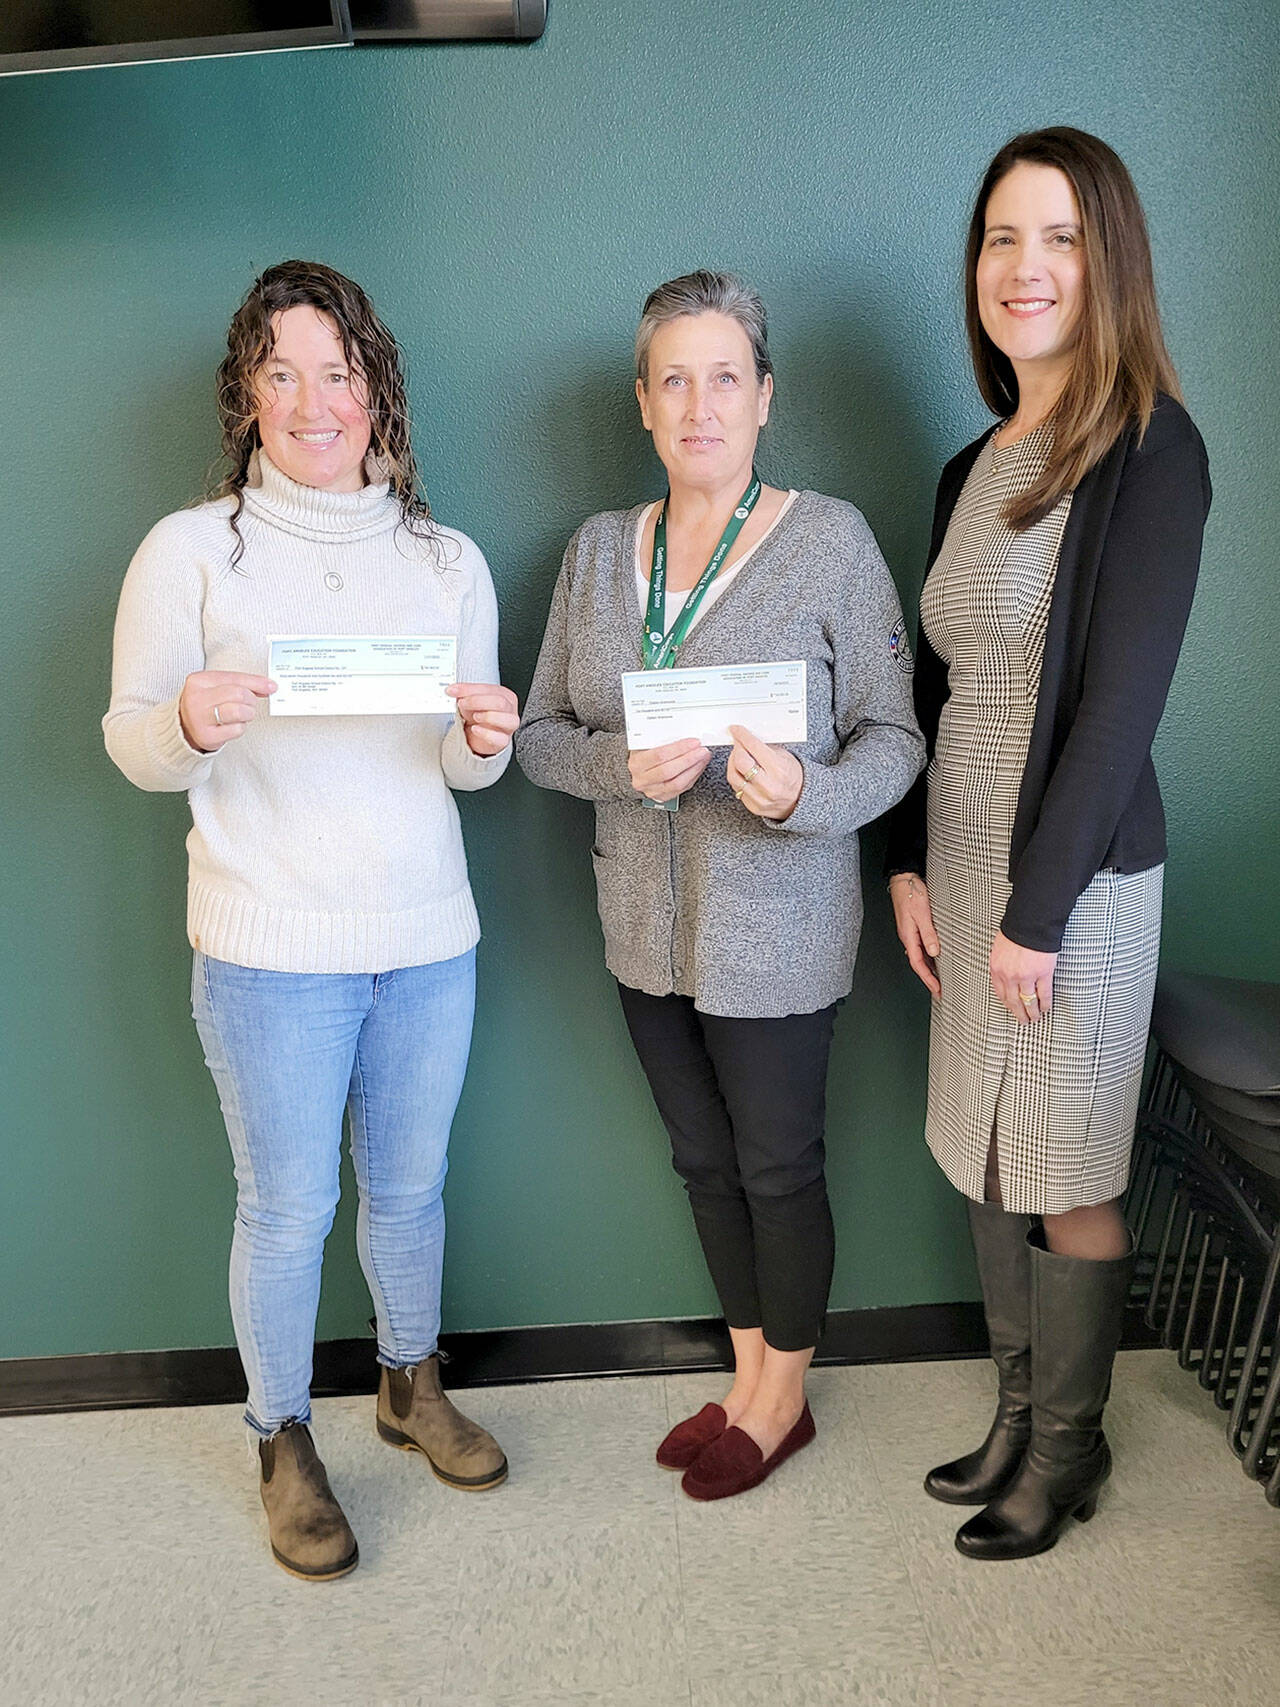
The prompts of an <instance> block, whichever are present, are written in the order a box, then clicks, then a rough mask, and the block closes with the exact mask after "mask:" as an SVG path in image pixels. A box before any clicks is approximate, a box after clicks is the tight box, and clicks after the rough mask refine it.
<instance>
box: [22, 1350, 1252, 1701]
mask: <svg viewBox="0 0 1280 1707" xmlns="http://www.w3.org/2000/svg"><path fill="white" fill-rule="evenodd" d="M989 1386H990V1372H989V1366H988V1365H984V1364H978V1363H934V1364H899V1365H894V1366H885V1367H876V1368H863V1369H831V1370H820V1371H818V1372H817V1373H816V1374H815V1375H814V1377H813V1383H812V1399H813V1410H814V1415H815V1418H816V1419H817V1424H818V1441H817V1444H816V1445H815V1446H813V1447H811V1448H810V1449H809V1450H808V1451H806V1452H804V1453H803V1454H802V1455H801V1456H800V1457H799V1458H797V1459H796V1460H795V1461H794V1462H793V1463H791V1464H789V1465H787V1466H785V1467H784V1468H783V1469H782V1470H781V1471H779V1473H778V1474H777V1475H776V1476H775V1477H774V1478H772V1479H771V1480H770V1481H769V1482H768V1483H766V1484H765V1485H764V1486H763V1487H762V1488H760V1489H757V1490H756V1491H755V1492H754V1493H752V1494H749V1495H746V1496H744V1497H742V1498H740V1499H737V1500H731V1501H726V1502H725V1503H723V1504H718V1505H710V1506H704V1505H695V1504H694V1503H693V1502H692V1501H691V1500H687V1499H685V1498H684V1497H683V1495H681V1493H680V1490H679V1479H678V1478H677V1477H675V1476H671V1475H668V1474H667V1473H665V1472H663V1471H661V1470H659V1469H658V1468H657V1467H656V1466H655V1465H654V1464H653V1463H652V1453H653V1448H654V1446H655V1445H656V1443H657V1441H658V1439H659V1438H660V1437H661V1435H662V1434H663V1432H664V1431H665V1429H666V1427H667V1425H668V1419H669V1418H670V1419H671V1420H675V1419H676V1418H678V1417H680V1416H683V1415H685V1414H687V1413H688V1412H689V1411H691V1410H693V1409H696V1408H697V1406H698V1405H700V1404H701V1403H703V1402H704V1401H705V1400H706V1399H709V1398H713V1397H716V1396H717V1394H718V1392H719V1391H720V1388H721V1378H720V1377H717V1376H701V1375H700V1376H672V1377H669V1378H667V1379H666V1380H663V1379H660V1378H652V1379H638V1380H628V1381H577V1382H555V1383H547V1384H544V1385H541V1386H534V1387H509V1388H494V1389H489V1390H487V1391H479V1392H470V1393H468V1394H467V1395H466V1398H465V1404H466V1406H467V1408H468V1409H469V1410H471V1412H472V1413H473V1414H474V1415H475V1416H477V1417H478V1418H480V1419H481V1420H482V1421H483V1422H485V1423H486V1424H487V1425H488V1426H490V1427H491V1428H493V1429H494V1431H495V1432H496V1433H497V1434H498V1435H499V1436H500V1438H501V1439H502V1441H503V1444H504V1445H505V1447H506V1450H507V1453H508V1455H509V1457H510V1459H511V1462H512V1466H513V1469H512V1474H511V1479H510V1481H509V1482H508V1484H507V1485H506V1486H505V1487H504V1488H502V1489H500V1490H497V1491H495V1492H493V1493H491V1494H485V1495H461V1494H458V1493H455V1492H453V1491H451V1490H449V1489H447V1488H444V1487H442V1486H441V1485H440V1484H439V1483H438V1482H436V1481H435V1479H434V1478H433V1477H432V1476H431V1475H430V1473H429V1472H427V1471H426V1468H425V1466H424V1464H423V1462H422V1460H421V1459H418V1458H416V1457H413V1456H411V1455H409V1454H406V1453H393V1452H390V1451H388V1450H387V1448H386V1447H385V1446H383V1445H382V1444H381V1443H380V1442H379V1441H378V1440H377V1438H376V1437H375V1435H374V1432H373V1410H372V1407H373V1401H372V1400H371V1399H330V1400H324V1401H321V1402H320V1403H319V1404H318V1405H317V1407H316V1435H317V1440H318V1442H319V1445H320V1449H321V1452H322V1454H323V1456H324V1458H325V1460H326V1462H327V1464H328V1468H329V1473H330V1477H331V1479H332V1481H333V1484H334V1487H335V1489H336V1490H337V1492H338V1493H339V1496H340V1497H341V1498H342V1499H343V1501H344V1504H345V1506H346V1510H347V1513H348V1515H349V1517H350V1518H351V1521H352V1524H353V1526H354V1528H355V1530H356V1533H357V1535H358V1537H359V1540H360V1550H361V1564H360V1567H359V1569H358V1570H357V1571H355V1572H354V1573H353V1574H352V1575H351V1576H349V1577H347V1578H344V1579H343V1580H342V1581H340V1582H337V1583H331V1584H305V1583H299V1582H296V1581H294V1580H293V1579H292V1578H290V1577H287V1576H285V1575H284V1574H283V1573H282V1572H281V1571H280V1570H278V1569H277V1568H276V1567H275V1565H273V1564H272V1562H271V1560H270V1557H269V1555H268V1553H267V1550H266V1546H265V1541H264V1537H265V1524H264V1520H263V1518H262V1513H261V1509H260V1506H259V1504H258V1496H257V1491H256V1486H255V1482H254V1474H253V1470H252V1467H251V1465H250V1463H249V1461H248V1458H247V1456H246V1452H245V1449H244V1447H243V1445H242V1443H241V1436H240V1431H239V1426H238V1422H237V1417H236V1413H235V1411H234V1410H232V1409H230V1408H227V1407H207V1408H204V1409H199V1410H171V1411H117V1412H106V1413H103V1412H99V1413H96V1414H79V1415H71V1416H57V1417H19V1418H7V1419H0V1465H3V1479H2V1483H0V1485H2V1486H3V1490H4V1492H3V1504H2V1509H3V1513H4V1524H3V1535H4V1545H3V1550H2V1552H0V1560H2V1563H0V1702H2V1703H3V1707H44V1704H49V1707H53V1704H57V1707H62V1704H64V1703H67V1704H71V1703H74V1704H76V1707H114V1704H116V1703H120V1704H122V1707H123V1704H126V1703H127V1704H128V1707H149V1704H153V1703H154V1704H157V1707H170V1704H186V1703H192V1704H193V1707H253V1704H255V1703H264V1704H265V1703H271V1704H272V1707H276V1704H278V1703H285V1702H288V1703H303V1702H314V1703H319V1704H324V1707H328V1704H330V1703H332V1704H334V1707H337V1704H339V1703H342V1704H345V1703H360V1704H362V1707H363V1704H370V1703H372V1704H398V1703H405V1704H408V1703H419V1702H421V1703H423V1704H424V1707H427V1704H430V1707H550V1704H552V1703H564V1704H565V1707H677V1704H679V1707H765V1704H768V1707H836V1704H838V1703H839V1704H843V1703H856V1704H859V1707H863V1704H870V1703H885V1704H894V1707H897V1704H901V1707H996V1704H1004V1703H1008V1702H1017V1701H1019V1700H1032V1699H1033V1700H1034V1701H1035V1702H1036V1703H1037V1707H1208V1704H1209V1703H1215V1702H1221V1701H1230V1702H1231V1703H1233V1707H1275V1704H1276V1703H1277V1701H1280V1512H1276V1511H1273V1510H1272V1509H1271V1508H1270V1507H1269V1506H1268V1505H1267V1504H1266V1502H1265V1500H1264V1499H1263V1497H1262V1492H1261V1490H1260V1489H1259V1488H1258V1487H1256V1486H1255V1485H1254V1484H1252V1483H1250V1482H1247V1481H1246V1480H1245V1478H1244V1476H1243V1475H1242V1473H1241V1471H1240V1469H1239V1467H1238V1466H1237V1464H1236V1462H1235V1460H1234V1459H1233V1458H1232V1457H1231V1454H1230V1452H1229V1450H1228V1449H1227V1446H1226V1441H1225V1437H1224V1433H1223V1423H1222V1418H1221V1416H1220V1415H1219V1414H1218V1412H1216V1411H1215V1410H1214V1409H1213V1407H1212V1405H1211V1404H1210V1402H1209V1400H1208V1398H1207V1397H1206V1396H1205V1395H1204V1394H1203V1393H1201V1391H1200V1390H1199V1388H1198V1387H1197V1386H1196V1384H1195V1382H1194V1381H1193V1380H1192V1379H1191V1378H1190V1377H1189V1376H1186V1375H1183V1374H1182V1372H1181V1371H1179V1370H1178V1368H1177V1367H1176V1364H1175V1362H1174V1359H1173V1357H1172V1355H1171V1354H1169V1353H1163V1352H1130V1353H1126V1354H1125V1355H1124V1356H1123V1357H1122V1358H1121V1360H1120V1364H1119V1367H1118V1371H1117V1378H1116V1391H1115V1397H1114V1400H1113V1403H1112V1406H1111V1410H1110V1412H1109V1418H1110V1420H1109V1424H1108V1431H1109V1433H1110V1436H1111V1439H1112V1444H1113V1447H1114V1449H1115V1453H1116V1459H1117V1473H1116V1476H1115V1479H1114V1481H1113V1483H1112V1484H1111V1487H1110V1489H1109V1491H1108V1492H1107V1494H1105V1495H1104V1498H1103V1502H1102V1505H1101V1506H1100V1509H1099V1512H1098V1516H1097V1518H1096V1519H1095V1520H1094V1521H1093V1523H1091V1524H1090V1525H1089V1526H1088V1527H1087V1528H1085V1527H1082V1526H1079V1525H1075V1526H1073V1528H1072V1531H1071V1532H1070V1533H1069V1534H1068V1535H1067V1537H1066V1538H1065V1539H1064V1540H1063V1541H1062V1542H1061V1543H1060V1544H1059V1546H1058V1547H1057V1549H1056V1550H1055V1551H1054V1552H1052V1553H1050V1554H1046V1555H1045V1556H1043V1557H1042V1558H1039V1559H1032V1560H1028V1561H1026V1562H1024V1563H1021V1564H1015V1565H1000V1566H997V1565H981V1564H975V1563H972V1562H970V1561H966V1560H964V1559H962V1558H961V1557H960V1555H959V1554H957V1553H956V1552H955V1550H954V1548H953V1547H952V1545H951V1537H952V1533H953V1531H954V1528H955V1525H956V1523H957V1521H959V1520H960V1519H962V1518H963V1516H964V1514H963V1513H956V1512H953V1511H950V1510H948V1509H947V1508H946V1507H944V1506H940V1505H936V1504H935V1503H934V1502H932V1501H931V1500H929V1499H926V1498H925V1496H924V1495H923V1494H922V1493H921V1491H920V1485H919V1482H920V1476H921V1473H922V1472H923V1471H924V1470H925V1469H926V1468H927V1467H928V1465H929V1464H930V1463H932V1462H934V1461H935V1460H936V1459H939V1458H943V1457H947V1456H949V1455H950V1454H951V1453H952V1452H953V1451H956V1450H961V1449H963V1448H965V1447H967V1446H969V1445H971V1444H973V1443H974V1441H976V1440H977V1439H978V1438H980V1436H981V1434H982V1432H983V1431H984V1429H985V1427H986V1423H987V1420H988V1415H987V1411H988V1402H989Z"/></svg>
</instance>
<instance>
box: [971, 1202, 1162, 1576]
mask: <svg viewBox="0 0 1280 1707" xmlns="http://www.w3.org/2000/svg"><path fill="white" fill-rule="evenodd" d="M1042 1241H1043V1231H1042V1230H1041V1229H1036V1231H1035V1232H1033V1233H1032V1234H1031V1235H1030V1238H1029V1245H1030V1250H1031V1439H1030V1442H1029V1443H1028V1446H1027V1450H1026V1454H1025V1456H1024V1457H1023V1460H1022V1463H1021V1465H1020V1466H1019V1468H1018V1470H1017V1473H1016V1474H1015V1476H1014V1477H1013V1480H1012V1481H1011V1482H1010V1483H1009V1485H1008V1487H1007V1488H1006V1489H1005V1490H1004V1492H1003V1493H1002V1494H1000V1495H998V1496H997V1498H996V1499H994V1500H993V1501H992V1502H991V1504H990V1505H989V1506H988V1507H987V1508H986V1510H985V1511H981V1512H979V1513H978V1515H977V1516H976V1517H972V1518H970V1519H969V1521H968V1523H966V1524H964V1525H963V1527H962V1528H961V1529H960V1530H959V1532H958V1533H957V1535H956V1546H957V1547H958V1548H959V1549H960V1551H961V1552H962V1553H964V1554H966V1555H967V1556H968V1557H969V1558H971V1559H1028V1558H1030V1557H1031V1556H1032V1554H1034V1553H1044V1552H1046V1551H1047V1550H1048V1549H1049V1548H1050V1547H1052V1546H1053V1545H1054V1543H1055V1542H1056V1541H1057V1539H1058V1537H1059V1535H1061V1533H1062V1531H1063V1529H1064V1528H1065V1527H1066V1526H1067V1524H1068V1523H1069V1522H1070V1521H1071V1519H1072V1517H1077V1518H1079V1519H1080V1521H1081V1522H1082V1523H1083V1522H1086V1521H1087V1520H1088V1519H1089V1518H1091V1517H1092V1516H1093V1514H1094V1511H1095V1509H1096V1508H1097V1503H1098V1490H1099V1488H1101V1486H1102V1484H1103V1483H1104V1482H1105V1481H1106V1479H1107V1477H1108V1476H1109V1475H1110V1473H1111V1451H1110V1448H1109V1447H1108V1445H1107V1439H1106V1436H1105V1435H1104V1434H1103V1432H1102V1412H1103V1407H1104V1406H1105V1405H1106V1402H1107V1398H1108V1395H1109V1394H1110V1391H1111V1366H1112V1363H1113V1362H1114V1360H1115V1354H1116V1349H1117V1347H1118V1346H1119V1344H1120V1334H1121V1330H1122V1328H1123V1326H1124V1308H1125V1300H1126V1299H1127V1298H1128V1295H1129V1282H1130V1279H1131V1278H1132V1274H1133V1253H1132V1251H1130V1252H1129V1254H1128V1255H1127V1256H1123V1257H1115V1258H1113V1259H1112V1260H1111V1261H1108V1262H1089V1261H1086V1260H1085V1259H1083V1258H1081V1257H1067V1256H1058V1255H1056V1254H1055V1253H1054V1252H1052V1251H1049V1250H1047V1249H1045V1248H1044V1246H1043V1242H1042Z"/></svg>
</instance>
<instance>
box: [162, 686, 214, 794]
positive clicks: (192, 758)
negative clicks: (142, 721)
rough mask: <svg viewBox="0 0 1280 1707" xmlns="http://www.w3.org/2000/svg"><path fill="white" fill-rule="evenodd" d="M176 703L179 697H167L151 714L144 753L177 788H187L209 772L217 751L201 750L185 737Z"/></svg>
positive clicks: (202, 779)
mask: <svg viewBox="0 0 1280 1707" xmlns="http://www.w3.org/2000/svg"><path fill="white" fill-rule="evenodd" d="M180 697H181V696H179V698H180ZM178 704H179V700H178V699H170V700H166V701H165V703H164V704H163V705H158V706H156V708H155V710H154V711H152V712H151V713H150V715H149V717H148V719H147V753H148V757H149V758H150V760H151V763H152V764H153V765H154V766H155V768H156V771H157V773H158V774H162V775H165V776H168V777H171V778H172V779H173V780H174V782H175V783H177V785H178V786H179V787H182V788H190V787H191V786H192V784H193V783H197V782H203V781H204V779H205V778H206V777H207V776H208V775H209V772H210V771H211V770H212V769H213V761H214V759H215V758H216V757H217V754H216V753H204V752H201V751H200V749H199V748H198V747H193V746H192V745H191V743H190V741H188V740H187V737H186V735H185V734H184V733H183V729H182V718H181V717H180V716H179V715H178Z"/></svg>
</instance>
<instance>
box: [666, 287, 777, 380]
mask: <svg viewBox="0 0 1280 1707" xmlns="http://www.w3.org/2000/svg"><path fill="white" fill-rule="evenodd" d="M686 314H726V315H728V317H729V319H730V320H736V321H737V322H738V324H739V326H741V327H742V330H743V331H744V332H745V333H746V334H747V339H748V342H749V343H750V345H751V354H752V357H753V358H754V360H755V365H756V381H757V383H762V382H763V380H764V377H765V375H766V374H771V373H772V372H773V361H772V359H771V357H770V355H769V327H768V322H767V317H766V315H765V309H764V302H763V300H762V298H761V296H760V293H759V291H757V290H753V289H752V288H751V286H750V285H749V284H744V283H743V282H742V280H741V279H740V278H737V277H736V276H735V275H734V274H733V273H713V272H709V271H708V270H707V269H706V268H705V267H704V268H701V269H700V270H699V271H698V272H696V273H685V274H684V276H683V277H682V278H678V279H668V280H667V282H666V284H660V285H659V286H658V288H657V290H651V291H650V292H649V295H648V296H647V297H646V299H645V305H644V311H643V313H642V314H641V316H640V324H639V326H638V327H637V328H636V373H637V375H638V376H639V379H640V382H641V384H642V385H648V383H649V346H650V345H651V344H652V343H653V337H654V333H655V332H656V331H657V330H658V328H659V326H665V325H667V324H668V322H670V321H672V320H679V319H681V318H683V316H684V315H686Z"/></svg>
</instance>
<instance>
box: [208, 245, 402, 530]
mask: <svg viewBox="0 0 1280 1707" xmlns="http://www.w3.org/2000/svg"><path fill="white" fill-rule="evenodd" d="M301 304H309V305H310V306H311V307H312V308H315V309H318V310H319V311H320V313H322V314H325V315H327V316H328V318H329V319H330V320H332V322H333V324H334V326H335V327H336V329H337V332H338V336H339V337H340V338H341V339H342V351H343V354H344V355H345V357H346V359H347V362H348V363H349V364H350V367H351V370H352V372H353V373H355V374H358V375H359V376H360V378H361V380H362V381H363V383H364V387H365V391H366V392H367V394H368V410H369V423H370V428H371V441H370V446H371V450H372V451H373V453H374V455H376V456H377V458H378V460H379V462H380V463H381V465H382V468H383V469H384V470H385V472H386V477H387V479H388V481H389V482H390V491H391V493H392V494H393V495H394V496H395V498H396V499H397V501H398V502H399V505H400V511H401V515H402V518H403V522H404V526H405V527H406V528H408V530H409V532H410V533H413V534H416V535H418V536H419V537H421V538H426V537H429V536H430V535H431V534H432V533H433V532H434V525H433V523H432V520H431V510H430V507H429V506H428V504H427V500H426V498H425V496H424V495H423V493H422V490H421V484H420V481H419V478H418V467H417V464H416V463H415V461H414V458H413V446H412V444H411V443H410V438H409V405H408V400H407V398H406V396H405V387H404V373H403V370H402V362H401V350H400V346H399V344H397V343H396V340H395V339H394V338H393V337H392V335H391V333H390V332H389V331H388V330H387V328H386V327H385V326H384V325H383V323H382V321H381V320H380V319H379V318H378V315H377V313H376V311H375V309H374V306H373V304H372V303H371V302H370V301H369V298H368V297H367V296H366V295H365V293H364V292H363V291H362V290H361V288H360V286H359V285H358V284H356V283H355V282H354V281H353V280H352V279H349V278H345V277H344V276H343V275H342V274H341V273H339V272H335V271H334V269H333V268H332V267H326V266H324V265H323V264H322V263H321V262H319V261H281V262H280V264H279V265H278V266H275V267H268V268H267V270H266V272H264V273H263V274H262V275H261V276H260V277H259V278H256V279H255V280H254V281H253V283H252V284H251V285H250V287H249V289H248V291H247V292H246V293H245V298H244V301H243V302H242V303H241V304H240V306H239V308H238V309H237V310H236V312H235V315H234V316H233V318H232V321H231V326H230V329H229V330H228V332H227V353H226V356H225V357H224V358H223V361H222V364H221V366H220V367H219V368H218V419H219V422H220V424H221V427H222V454H223V456H224V458H225V459H226V461H227V463H228V464H229V465H230V467H229V469H228V472H227V474H226V475H225V477H224V478H223V479H222V480H220V481H219V482H218V483H217V485H216V486H214V488H213V490H212V491H211V492H210V493H209V497H210V498H232V497H233V498H234V499H235V500H236V505H235V508H234V510H232V512H231V516H230V522H231V531H232V533H234V534H235V536H236V549H235V552H234V554H233V556H232V563H233V564H235V563H237V562H238V561H239V559H240V556H241V554H242V553H243V551H244V540H243V539H242V538H241V535H240V529H239V526H238V525H237V524H238V522H239V519H240V514H241V511H242V510H243V509H244V487H245V482H246V481H247V479H248V477H249V462H250V459H251V458H252V456H253V453H254V452H255V451H256V450H257V449H258V448H259V446H260V445H261V443H262V440H261V437H260V436H259V433H258V409H259V402H260V400H259V396H258V391H257V379H258V375H259V373H260V372H261V371H262V368H263V367H264V366H265V364H266V363H267V362H268V361H270V359H271V353H272V350H273V348H274V346H275V334H274V330H273V326H272V321H273V319H274V317H275V316H276V315H277V314H282V313H283V312H284V310H285V309H286V308H296V307H298V306H299V305H301Z"/></svg>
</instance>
